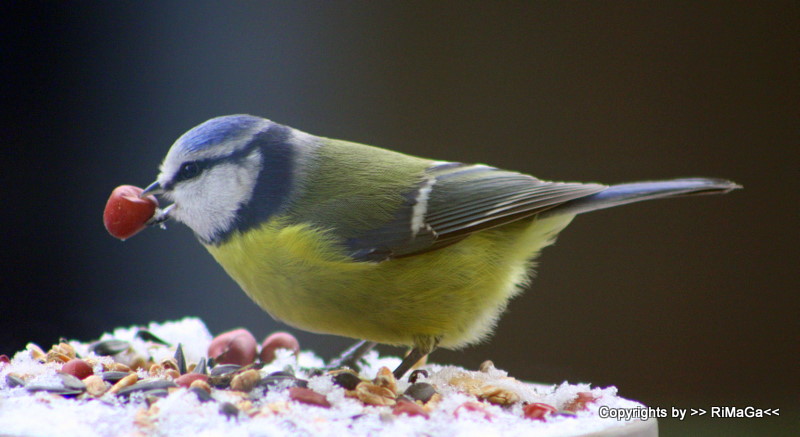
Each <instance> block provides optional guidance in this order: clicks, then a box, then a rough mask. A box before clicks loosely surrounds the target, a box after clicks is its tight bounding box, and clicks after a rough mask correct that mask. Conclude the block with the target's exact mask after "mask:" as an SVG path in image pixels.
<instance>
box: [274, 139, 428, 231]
mask: <svg viewBox="0 0 800 437" xmlns="http://www.w3.org/2000/svg"><path fill="white" fill-rule="evenodd" d="M431 162H432V161H430V160H427V159H422V158H416V157H413V156H409V155H404V154H402V153H397V152H392V151H390V150H386V149H380V148H377V147H370V146H365V145H363V144H357V143H351V142H347V141H340V140H332V139H322V146H321V147H319V148H318V149H316V150H315V153H314V156H312V157H311V158H310V159H309V161H308V162H307V163H306V164H305V165H306V168H305V169H304V174H305V180H304V181H303V187H313V189H303V187H301V188H300V195H299V197H298V198H297V199H295V200H294V201H293V202H292V205H291V207H290V208H289V211H288V214H286V217H287V218H289V219H290V220H291V221H293V222H296V223H310V224H314V225H317V226H319V227H320V228H323V229H335V230H336V232H337V234H338V235H339V236H340V237H343V238H345V239H347V238H352V237H356V236H358V235H360V234H361V233H362V232H363V231H366V230H369V229H373V228H376V227H378V226H380V225H381V224H383V223H386V222H389V221H391V220H392V219H393V217H394V215H395V213H396V211H397V210H398V208H399V207H400V206H401V205H402V204H403V203H404V202H406V201H407V199H406V198H405V197H404V194H407V193H408V192H409V191H410V190H411V189H412V188H413V187H414V186H415V185H417V184H418V183H419V182H420V181H421V180H422V177H423V173H424V171H425V169H426V168H427V167H428V166H430V164H431Z"/></svg>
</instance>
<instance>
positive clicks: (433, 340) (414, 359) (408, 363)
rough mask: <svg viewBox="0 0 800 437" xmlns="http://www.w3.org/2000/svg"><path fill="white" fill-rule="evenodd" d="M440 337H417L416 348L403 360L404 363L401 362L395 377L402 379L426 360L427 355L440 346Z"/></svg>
mask: <svg viewBox="0 0 800 437" xmlns="http://www.w3.org/2000/svg"><path fill="white" fill-rule="evenodd" d="M439 340H440V338H439V337H432V336H415V337H414V347H413V348H412V349H411V352H409V353H408V355H406V356H405V358H403V361H401V362H400V365H399V366H397V368H396V369H394V372H392V373H394V377H395V378H397V379H400V378H402V377H403V375H405V374H406V372H408V371H409V370H411V368H412V367H414V365H415V364H417V363H418V362H419V360H421V359H423V358H425V356H426V355H428V354H429V353H431V352H433V350H434V349H436V346H437V345H438V344H439Z"/></svg>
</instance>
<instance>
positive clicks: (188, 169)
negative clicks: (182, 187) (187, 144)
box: [178, 162, 200, 181]
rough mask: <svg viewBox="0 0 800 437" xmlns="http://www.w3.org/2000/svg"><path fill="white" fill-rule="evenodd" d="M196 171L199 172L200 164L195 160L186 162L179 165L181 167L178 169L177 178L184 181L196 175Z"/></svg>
mask: <svg viewBox="0 0 800 437" xmlns="http://www.w3.org/2000/svg"><path fill="white" fill-rule="evenodd" d="M198 173H200V165H198V164H197V163H196V162H186V163H184V164H183V165H181V169H180V170H179V171H178V179H179V180H182V181H185V180H186V179H191V178H193V177H195V176H197V174H198Z"/></svg>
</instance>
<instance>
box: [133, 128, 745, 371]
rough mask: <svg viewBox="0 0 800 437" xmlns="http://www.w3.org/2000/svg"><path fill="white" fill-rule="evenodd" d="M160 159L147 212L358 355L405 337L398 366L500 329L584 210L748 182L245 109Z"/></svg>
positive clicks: (287, 312) (290, 315)
mask: <svg viewBox="0 0 800 437" xmlns="http://www.w3.org/2000/svg"><path fill="white" fill-rule="evenodd" d="M159 170H160V172H159V174H158V176H157V179H156V181H155V182H153V183H152V184H150V185H149V186H148V187H147V188H146V189H145V190H144V191H143V192H142V194H141V195H142V196H146V195H161V196H163V197H164V198H166V199H167V200H169V201H170V202H172V203H171V204H170V205H169V206H167V207H165V208H163V209H160V210H159V211H158V212H157V214H156V215H155V216H154V217H153V219H152V220H151V223H150V224H159V223H163V222H165V221H167V220H169V219H174V220H176V221H178V222H181V223H183V224H185V225H186V226H188V227H189V228H190V229H191V230H192V231H193V232H194V234H195V236H196V237H197V239H198V240H199V241H200V243H201V244H202V245H203V246H205V248H206V249H207V250H208V252H209V253H210V254H211V256H213V258H214V259H215V260H216V261H217V262H218V263H219V264H220V265H221V266H222V268H223V269H224V270H225V271H226V272H227V274H228V275H229V276H230V277H231V278H233V280H234V281H235V282H236V283H238V285H239V286H240V287H241V288H242V290H244V292H245V293H246V294H247V295H248V296H249V297H250V298H251V299H252V300H253V301H254V302H255V303H256V304H258V305H259V306H260V307H261V308H262V309H263V310H265V311H266V312H267V313H269V314H270V315H271V316H272V317H273V318H275V319H277V320H279V321H282V322H284V323H286V324H288V325H290V326H293V327H295V328H298V329H301V330H305V331H310V332H315V333H322V334H334V335H338V336H344V337H350V338H353V339H356V340H358V341H359V342H358V343H356V345H355V346H354V347H353V348H352V349H351V350H350V351H349V352H348V353H347V354H345V355H343V357H346V358H347V359H348V360H351V361H347V362H352V360H353V359H357V358H358V357H360V356H362V355H363V354H364V353H365V352H366V351H368V350H369V349H371V348H372V347H374V346H375V345H376V344H378V343H380V344H388V345H396V346H407V347H409V348H410V351H409V353H408V355H406V356H405V358H403V359H402V361H401V363H400V365H399V366H398V367H397V368H396V369H395V370H394V372H393V373H394V375H395V377H397V378H398V379H399V378H401V377H403V375H404V374H405V373H406V372H408V370H410V369H411V368H412V367H413V366H414V365H416V364H417V363H418V362H419V361H420V360H421V359H422V358H424V357H426V356H427V355H428V354H429V353H431V352H432V351H433V350H435V349H436V348H440V347H441V348H450V349H458V348H462V347H465V346H468V345H471V344H475V343H478V342H480V341H483V340H485V339H486V338H487V337H489V336H490V335H491V333H492V331H493V330H494V328H495V326H496V324H497V321H498V318H499V317H500V316H501V315H502V313H503V312H504V310H505V309H506V307H507V305H508V303H509V301H510V300H511V299H512V298H513V297H515V296H517V295H518V294H520V292H522V290H523V289H524V288H525V287H526V286H527V284H528V282H529V280H530V277H531V272H532V268H533V263H534V260H535V259H536V258H537V256H538V255H539V253H540V251H541V250H542V249H543V248H544V247H546V246H548V245H550V244H552V243H553V242H554V240H555V238H556V236H557V235H558V234H559V232H561V231H562V230H563V229H564V228H565V227H566V226H567V225H568V224H569V223H570V222H571V221H572V219H573V218H574V217H575V216H576V215H578V214H582V213H585V212H590V211H596V210H600V209H605V208H609V207H614V206H619V205H624V204H628V203H633V202H639V201H644V200H650V199H660V198H671V197H678V196H690V195H700V194H719V193H727V192H729V191H731V190H734V189H737V188H741V187H740V186H739V185H737V184H736V183H734V182H732V181H729V180H724V179H716V178H683V179H673V180H661V181H645V182H636V183H625V184H618V185H604V184H599V183H577V182H549V181H544V180H540V179H538V178H535V177H533V176H530V175H526V174H523V173H519V172H515V171H509V170H503V169H499V168H495V167H492V166H489V165H484V164H466V163H460V162H450V161H437V160H433V159H426V158H420V157H415V156H410V155H407V154H403V153H400V152H395V151H391V150H388V149H383V148H378V147H374V146H368V145H363V144H359V143H355V142H349V141H343V140H336V139H329V138H325V137H320V136H315V135H311V134H308V133H305V132H303V131H300V130H297V129H294V128H291V127H289V126H286V125H282V124H279V123H276V122H273V121H271V120H268V119H265V118H261V117H257V116H252V115H246V114H237V115H227V116H221V117H216V118H212V119H210V120H208V121H205V122H203V123H202V124H200V125H198V126H196V127H194V128H192V129H190V130H189V131H187V132H186V133H185V134H183V135H182V136H181V137H179V138H178V139H177V140H176V141H175V143H174V144H173V145H172V146H171V148H170V149H169V151H168V152H167V154H166V156H165V157H164V159H163V162H162V163H161V166H160V169H159ZM343 360H344V358H343ZM343 362H344V361H343Z"/></svg>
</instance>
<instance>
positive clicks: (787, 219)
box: [0, 1, 800, 436]
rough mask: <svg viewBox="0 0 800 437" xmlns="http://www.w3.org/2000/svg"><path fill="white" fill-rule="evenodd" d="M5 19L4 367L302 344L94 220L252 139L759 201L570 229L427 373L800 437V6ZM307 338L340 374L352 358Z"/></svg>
mask: <svg viewBox="0 0 800 437" xmlns="http://www.w3.org/2000/svg"><path fill="white" fill-rule="evenodd" d="M0 15H2V18H0V20H1V21H0V24H2V29H0V32H2V48H1V49H0V50H1V51H2V62H1V63H0V74H2V84H1V85H0V86H1V87H2V88H0V89H2V107H3V112H4V116H3V118H2V122H0V129H2V130H0V140H1V141H2V147H3V149H4V150H5V152H4V154H3V156H5V158H4V159H3V167H4V171H3V172H2V176H0V177H2V182H3V184H2V185H3V188H2V205H3V213H2V215H0V217H2V225H3V232H2V237H0V238H2V248H3V250H2V256H3V263H2V265H3V276H2V282H0V283H1V284H2V298H0V353H6V354H12V353H13V352H14V351H17V350H20V349H22V348H23V347H24V346H25V344H26V343H27V342H29V341H33V342H37V343H39V344H41V345H42V346H44V347H48V346H50V345H51V344H52V343H53V342H55V341H57V340H58V338H59V337H61V336H64V337H68V338H77V339H82V340H91V339H93V338H96V337H98V336H99V335H100V334H101V333H102V332H104V331H108V330H110V329H112V328H114V327H117V326H127V325H133V324H146V323H148V322H150V321H164V320H171V319H177V318H181V317H183V316H188V315H191V316H198V317H201V318H202V319H203V320H205V322H206V323H207V324H208V326H209V328H210V329H211V331H212V332H217V333H218V332H221V331H223V330H227V329H230V328H233V327H237V326H245V327H247V328H249V329H250V330H251V331H253V332H254V333H255V334H256V336H257V337H263V336H265V335H266V334H268V333H269V332H271V331H274V330H277V329H287V327H286V326H284V325H281V324H279V323H276V322H274V321H273V320H271V319H270V318H269V317H268V316H266V315H265V314H264V313H262V312H261V310H259V309H258V308H257V307H256V306H255V305H254V304H252V303H251V302H250V301H249V300H248V299H247V297H246V296H245V295H244V293H242V292H241V291H240V290H239V289H238V287H237V286H236V285H235V284H234V282H233V281H232V280H230V279H229V278H228V277H227V276H226V275H225V274H224V272H223V271H222V269H221V268H220V267H219V266H217V265H216V264H215V263H214V261H213V260H212V258H211V257H210V256H209V255H208V254H207V253H206V252H205V250H204V249H203V248H202V247H201V246H200V245H199V243H197V242H196V241H195V240H194V238H193V236H192V235H191V232H189V231H188V230H187V229H186V228H185V227H183V226H181V225H175V224H173V225H171V226H169V229H168V230H167V231H161V230H158V229H151V230H148V231H146V232H143V233H142V234H140V235H138V236H136V237H135V238H132V239H130V240H129V241H126V242H124V243H121V242H119V241H117V240H115V239H113V238H111V237H110V236H109V235H108V234H106V232H105V229H104V228H103V224H102V220H101V215H102V210H103V206H104V204H105V201H106V199H107V197H108V195H109V193H110V192H111V190H112V189H113V188H114V187H115V186H117V185H120V184H123V183H128V184H135V185H139V186H145V185H146V184H148V183H150V182H152V181H153V180H154V179H155V176H156V174H157V168H158V164H159V163H160V160H161V159H162V157H163V155H164V154H165V153H166V151H167V150H168V148H169V146H170V145H171V144H172V142H173V141H174V140H175V139H176V138H177V137H178V136H179V135H181V134H182V133H183V132H184V131H186V130H188V129H189V128H191V127H192V126H194V125H196V124H199V123H200V122H202V121H204V120H206V119H208V118H210V117H213V116H217V115H223V114H231V113H251V114H256V115H261V116H264V117H268V118H271V119H273V120H275V121H278V122H281V123H285V124H288V125H290V126H293V127H296V128H299V129H302V130H305V131H307V132H310V133H315V134H319V135H323V136H329V137H335V138H343V139H349V140H354V141H359V142H364V143H368V144H373V145H379V146H384V147H388V148H393V149H396V150H400V151H404V152H407V153H411V154H420V155H425V156H428V157H432V158H437V159H445V160H460V161H465V162H482V163H490V164H493V165H495V166H499V167H504V168H509V169H514V170H519V171H523V172H528V173H531V174H534V175H536V176H538V177H540V178H543V179H554V180H567V181H573V180H575V181H598V182H606V183H612V182H623V181H633V180H640V179H656V178H672V177H680V176H716V177H725V178H730V179H733V180H735V181H737V182H739V183H741V184H743V185H744V186H745V189H744V190H741V191H738V192H735V193H732V194H729V195H726V196H716V197H701V198H692V199H681V200H670V201H663V202H651V203H647V204H640V205H635V206H628V207H623V208H619V209H613V210H607V211H603V212H598V213H593V214H591V215H587V216H581V217H579V218H578V219H577V220H576V221H575V222H574V223H573V225H572V226H571V227H570V228H569V229H568V230H567V231H566V232H564V233H563V234H562V236H561V238H560V239H559V241H558V244H557V245H556V246H555V247H551V248H549V249H547V250H545V252H544V255H543V257H542V258H541V262H540V267H539V269H538V270H539V272H538V275H537V276H538V277H537V278H536V280H535V281H534V284H533V286H532V290H530V291H529V292H527V293H526V294H524V295H523V296H521V297H519V298H517V299H516V300H515V301H514V302H513V303H512V304H511V306H510V308H509V310H508V313H507V314H506V315H505V317H504V318H503V319H502V320H501V322H500V325H499V326H498V328H497V331H496V332H495V335H494V337H493V338H492V340H491V341H490V342H488V343H486V344H482V345H478V346H475V347H471V348H468V349H465V350H462V351H455V352H453V351H439V352H436V354H435V355H434V356H433V360H434V361H436V362H441V363H453V364H458V365H463V366H467V367H472V368H475V367H477V365H478V364H479V363H480V362H481V361H483V360H485V359H492V360H494V362H495V363H496V365H497V366H498V367H500V368H504V369H507V370H508V371H509V372H510V373H511V375H513V376H516V377H518V378H520V379H526V380H533V381H542V382H548V383H558V382H561V381H563V380H569V381H572V382H579V381H584V382H592V383H593V384H596V385H600V386H606V385H616V386H617V387H619V390H620V394H621V395H623V396H625V397H629V398H633V399H637V400H639V401H642V402H644V403H646V404H648V405H651V406H662V407H670V406H677V407H680V408H690V407H694V408H698V407H700V408H706V409H707V408H708V407H710V406H715V405H729V406H742V407H744V406H748V405H752V406H756V407H761V408H780V409H781V413H782V416H781V417H780V418H763V419H742V420H734V419H709V418H708V416H706V417H705V418H703V419H701V418H696V417H693V418H689V419H686V420H685V421H684V422H678V421H677V420H672V419H665V420H661V431H662V435H665V436H670V435H684V434H689V433H693V434H699V433H705V434H708V435H735V434H737V433H738V434H741V435H756V434H758V435H767V434H772V435H775V434H779V433H782V432H786V433H789V432H791V431H792V430H793V431H796V430H797V426H798V406H800V400H799V399H800V396H798V387H800V380H799V378H798V377H799V376H800V371H799V370H800V368H799V366H798V364H799V363H800V360H798V359H799V358H800V354H798V352H800V351H799V350H798V340H800V338H798V332H800V330H798V327H799V326H798V322H797V320H798V314H799V313H800V311H799V310H800V303H799V302H798V297H797V295H798V293H797V290H798V285H799V284H798V282H799V281H798V265H799V263H798V261H800V259H799V258H800V257H798V249H797V247H798V243H800V241H798V240H800V238H798V237H800V232H798V194H797V193H798V192H799V190H800V183H799V182H798V180H799V179H800V178H799V177H800V172H798V164H800V159H798V158H799V156H798V139H800V135H798V133H799V132H800V131H799V130H798V102H800V93H798V79H799V78H800V68H798V59H800V58H799V57H798V54H800V44H798V35H800V33H799V32H798V30H800V29H798V27H799V26H798V23H800V8H798V4H797V3H796V2H764V3H760V2H749V3H746V2H703V3H702V4H697V3H694V2H685V3H675V4H672V3H670V4H666V3H661V4H657V3H652V2H624V3H621V2H619V3H618V2H613V3H612V2H536V3H513V4H511V3H503V4H500V3H485V4H483V3H477V2H469V3H448V2H436V3H435V4H434V3H431V2H404V3H394V4H393V3H388V2H375V3H368V2H352V3H346V2H276V3H275V4H272V3H269V4H268V3H258V2H219V3H209V2H89V1H86V2H50V3H41V2H5V3H3V5H2V6H0ZM291 332H293V333H294V334H295V335H296V336H297V337H298V338H299V339H300V341H301V344H302V345H303V346H304V347H307V348H312V349H314V350H316V351H318V352H319V353H320V354H321V355H323V356H324V357H326V358H330V357H332V356H334V355H335V354H336V353H337V352H338V351H339V350H340V349H343V348H345V347H346V346H347V345H348V344H349V343H350V341H349V340H347V339H342V338H336V337H330V336H321V335H313V334H307V333H304V332H298V331H297V330H291ZM383 350H384V351H385V352H387V353H394V354H396V353H399V352H400V350H399V349H392V348H384V349H383Z"/></svg>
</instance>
